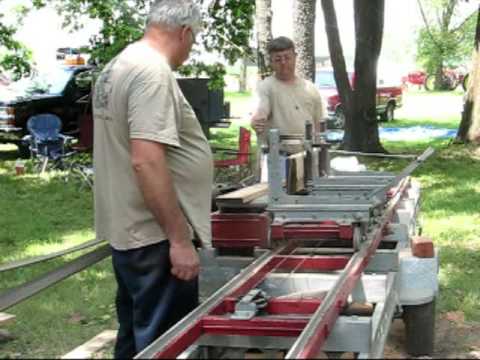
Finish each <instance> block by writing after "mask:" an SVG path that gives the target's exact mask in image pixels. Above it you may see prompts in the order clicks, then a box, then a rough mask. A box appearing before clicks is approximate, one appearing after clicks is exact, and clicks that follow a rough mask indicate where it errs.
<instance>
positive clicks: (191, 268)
mask: <svg viewBox="0 0 480 360" xmlns="http://www.w3.org/2000/svg"><path fill="white" fill-rule="evenodd" d="M170 262H171V263H172V270H171V271H172V275H174V276H176V277H177V278H179V279H180V280H184V281H188V280H192V279H194V278H195V277H196V276H198V273H199V271H200V259H199V257H198V254H197V251H196V250H195V248H194V247H193V244H192V243H191V242H188V241H185V242H170Z"/></svg>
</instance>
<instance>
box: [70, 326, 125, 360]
mask: <svg viewBox="0 0 480 360" xmlns="http://www.w3.org/2000/svg"><path fill="white" fill-rule="evenodd" d="M116 337H117V331H116V330H105V331H103V332H101V333H100V334H98V335H97V336H95V337H94V338H93V339H91V340H89V341H87V342H86V343H85V344H83V345H80V346H79V347H77V348H76V349H74V350H72V351H70V352H69V353H68V354H65V355H63V356H62V359H91V358H92V357H93V355H94V354H95V353H96V352H98V351H100V350H102V349H103V348H105V347H106V346H107V345H108V344H110V343H111V342H113V341H115V339H116Z"/></svg>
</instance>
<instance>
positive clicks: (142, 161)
mask: <svg viewBox="0 0 480 360" xmlns="http://www.w3.org/2000/svg"><path fill="white" fill-rule="evenodd" d="M131 162H132V167H133V169H134V172H135V174H136V177H137V180H138V183H139V186H140V189H141V191H142V194H143V197H144V199H145V203H146V205H147V207H148V208H149V209H150V211H151V212H152V213H153V214H154V216H155V218H156V219H157V221H158V223H159V224H160V226H161V227H162V229H163V230H164V231H165V233H166V236H167V237H168V240H169V242H170V261H171V262H172V274H173V275H175V276H176V277H178V278H179V279H181V280H191V279H193V278H194V277H196V276H197V275H198V272H199V269H200V261H199V258H198V254H197V252H196V250H195V248H194V246H193V243H192V239H190V233H189V230H188V224H187V220H186V219H185V215H184V214H183V211H182V210H181V208H180V205H179V203H178V199H177V195H176V192H175V188H174V186H173V180H172V176H171V174H170V170H169V169H168V166H167V159H166V145H164V144H161V143H158V142H154V141H148V140H140V139H132V140H131Z"/></svg>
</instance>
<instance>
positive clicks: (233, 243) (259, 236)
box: [211, 212, 270, 248]
mask: <svg viewBox="0 0 480 360" xmlns="http://www.w3.org/2000/svg"><path fill="white" fill-rule="evenodd" d="M211 223H212V245H213V247H214V248H253V247H260V248H267V247H268V231H269V227H270V216H269V215H268V213H267V212H264V213H261V214H235V213H227V214H223V213H219V212H216V213H213V214H212V215H211Z"/></svg>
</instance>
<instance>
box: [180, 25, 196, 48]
mask: <svg viewBox="0 0 480 360" xmlns="http://www.w3.org/2000/svg"><path fill="white" fill-rule="evenodd" d="M183 27H184V28H188V29H190V33H191V34H192V44H196V43H197V40H196V39H197V34H195V31H194V30H193V28H192V27H191V26H188V25H183Z"/></svg>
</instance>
